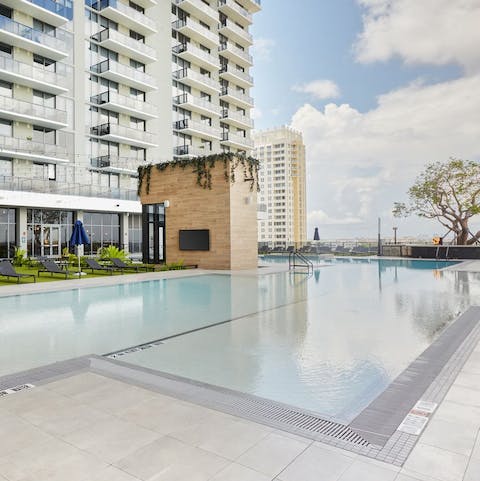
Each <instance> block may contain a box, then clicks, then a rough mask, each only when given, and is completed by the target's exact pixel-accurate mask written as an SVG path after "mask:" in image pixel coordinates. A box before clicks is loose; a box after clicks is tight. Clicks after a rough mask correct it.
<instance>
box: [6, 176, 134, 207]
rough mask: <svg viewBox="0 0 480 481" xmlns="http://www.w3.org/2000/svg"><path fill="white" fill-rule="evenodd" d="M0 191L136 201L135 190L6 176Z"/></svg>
mask: <svg viewBox="0 0 480 481" xmlns="http://www.w3.org/2000/svg"><path fill="white" fill-rule="evenodd" d="M0 190H10V191H15V192H39V193H43V194H58V195H75V196H80V197H100V198H107V199H122V200H136V201H138V195H137V191H136V190H130V189H120V188H109V187H104V186H102V185H93V184H74V183H66V182H52V181H51V180H46V179H32V178H30V177H18V176H15V177H11V176H7V175H0Z"/></svg>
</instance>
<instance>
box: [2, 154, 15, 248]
mask: <svg viewBox="0 0 480 481" xmlns="http://www.w3.org/2000/svg"><path fill="white" fill-rule="evenodd" d="M12 175H13V167H12V159H6V158H3V157H0V176H7V177H11V176H12ZM0 257H1V256H0Z"/></svg>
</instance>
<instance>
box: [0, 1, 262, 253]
mask: <svg viewBox="0 0 480 481" xmlns="http://www.w3.org/2000/svg"><path fill="white" fill-rule="evenodd" d="M259 9H260V0H208V1H205V0H0V258H5V257H10V256H11V255H12V253H13V250H14V247H15V246H19V247H21V248H23V249H25V250H26V251H27V253H28V255H30V256H58V255H60V254H61V251H62V248H64V247H67V246H68V240H69V238H70V233H71V228H72V226H73V223H74V221H75V220H76V219H80V220H82V221H83V222H84V225H85V227H86V229H87V231H88V233H89V235H90V238H91V241H92V244H91V246H89V247H87V250H86V254H93V253H95V252H96V251H97V250H98V248H100V247H102V246H104V245H109V244H114V245H118V246H119V247H121V248H125V249H127V250H129V251H130V253H132V254H140V252H141V244H142V238H141V232H142V208H141V205H140V203H139V202H138V198H137V194H136V191H137V168H138V166H139V165H142V164H145V163H152V162H154V163H157V162H161V161H167V160H171V159H172V158H174V157H183V156H195V155H199V154H201V155H206V154H208V153H214V152H221V151H225V150H231V151H246V150H249V149H250V148H251V147H252V144H251V140H250V129H251V128H252V126H253V125H252V121H251V120H250V116H249V111H250V108H251V107H252V106H253V101H252V100H251V98H250V97H249V89H250V87H251V86H252V84H253V81H252V79H251V77H250V76H249V73H248V72H249V68H250V66H251V65H252V59H251V57H250V55H249V54H248V50H249V47H250V45H251V43H252V41H251V36H250V34H249V33H248V27H249V26H250V24H251V22H252V13H254V12H256V11H258V10H259ZM172 66H173V68H172ZM172 84H173V87H172Z"/></svg>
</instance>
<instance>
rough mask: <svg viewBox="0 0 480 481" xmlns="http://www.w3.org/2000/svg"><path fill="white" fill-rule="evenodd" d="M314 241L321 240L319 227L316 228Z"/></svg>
mask: <svg viewBox="0 0 480 481" xmlns="http://www.w3.org/2000/svg"><path fill="white" fill-rule="evenodd" d="M313 240H314V241H318V240H320V235H319V233H318V227H315V232H314V234H313Z"/></svg>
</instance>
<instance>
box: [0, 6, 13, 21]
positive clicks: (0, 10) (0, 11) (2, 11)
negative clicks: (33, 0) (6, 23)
mask: <svg viewBox="0 0 480 481" xmlns="http://www.w3.org/2000/svg"><path fill="white" fill-rule="evenodd" d="M12 13H13V10H12V9H11V8H9V7H6V6H5V5H1V4H0V15H2V16H3V17H7V18H12Z"/></svg>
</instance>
